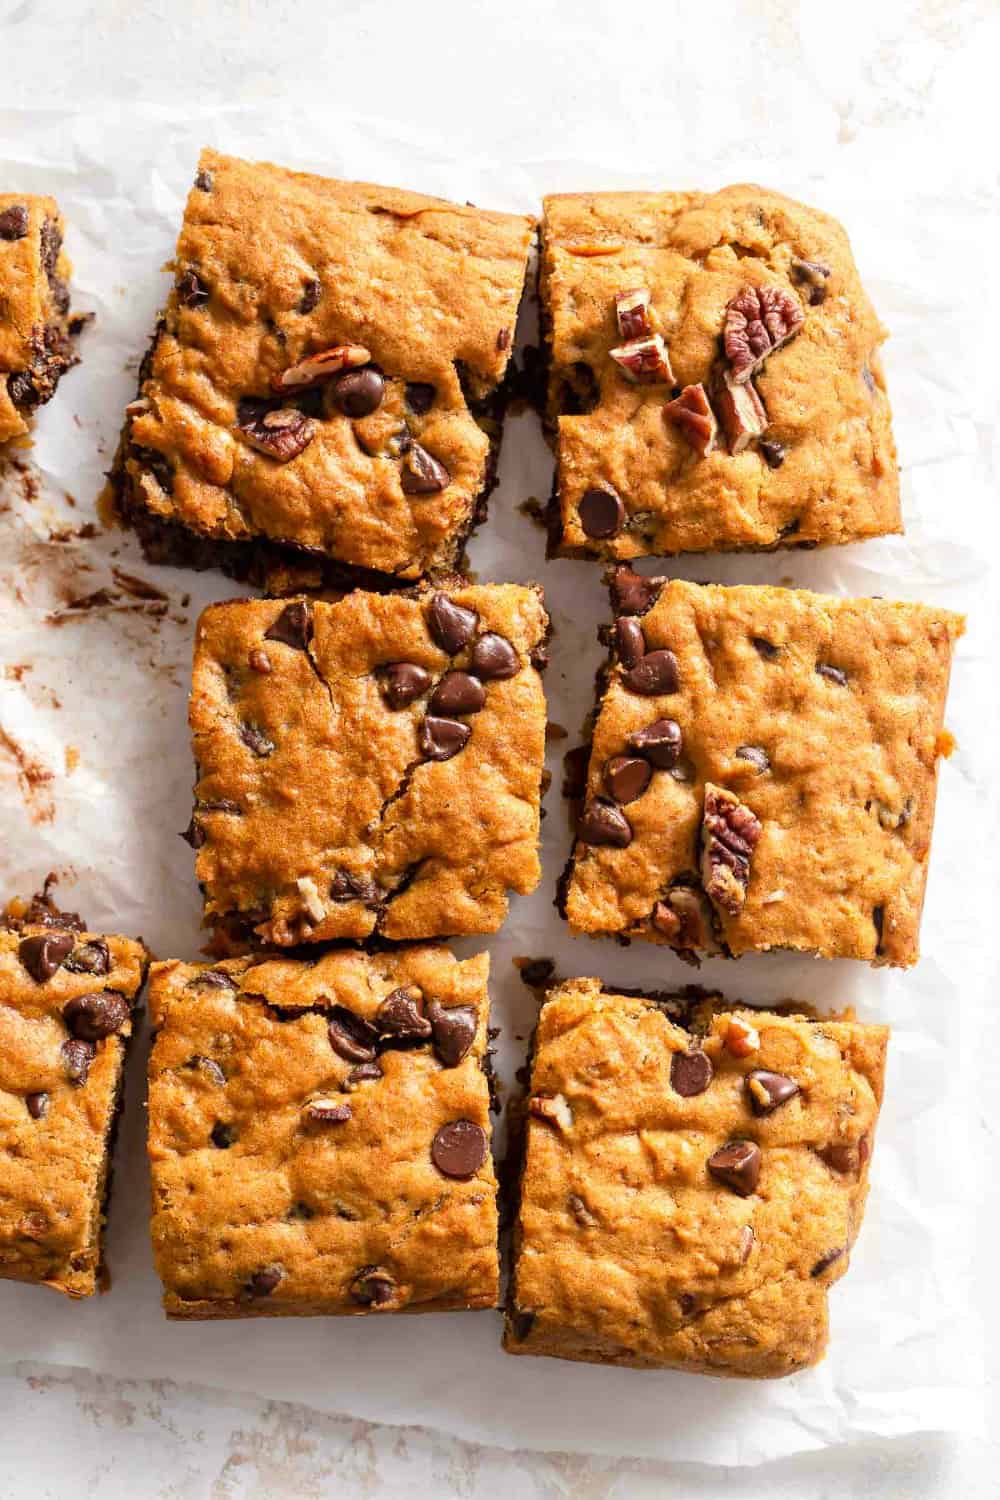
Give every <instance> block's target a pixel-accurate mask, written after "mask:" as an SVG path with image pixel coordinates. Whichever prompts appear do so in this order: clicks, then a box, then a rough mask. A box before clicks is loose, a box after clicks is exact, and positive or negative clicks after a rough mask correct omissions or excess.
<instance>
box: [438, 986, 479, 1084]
mask: <svg viewBox="0 0 1000 1500" xmlns="http://www.w3.org/2000/svg"><path fill="white" fill-rule="evenodd" d="M427 1015H428V1017H429V1018H430V1023H431V1031H432V1033H433V1037H434V1051H435V1052H436V1053H437V1055H438V1057H439V1058H440V1060H441V1061H442V1062H443V1063H444V1065H445V1067H446V1068H455V1067H457V1066H458V1064H459V1063H460V1062H461V1061H462V1058H463V1057H464V1056H465V1054H466V1053H467V1052H468V1050H469V1048H470V1047H471V1046H472V1043H473V1042H474V1041H475V1039H476V1026H477V1025H478V1022H479V1016H478V1013H477V1011H476V1007H475V1006H474V1005H442V1004H441V1003H440V1001H438V1000H432V1001H431V1002H430V1004H429V1005H428V1007H427Z"/></svg>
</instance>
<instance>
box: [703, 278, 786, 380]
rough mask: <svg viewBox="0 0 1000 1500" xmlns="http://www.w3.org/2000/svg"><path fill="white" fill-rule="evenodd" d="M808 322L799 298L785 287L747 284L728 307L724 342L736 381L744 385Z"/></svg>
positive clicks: (723, 336) (723, 332) (724, 326)
mask: <svg viewBox="0 0 1000 1500" xmlns="http://www.w3.org/2000/svg"><path fill="white" fill-rule="evenodd" d="M804 322H805V313H804V312H803V311H802V306H801V303H800V302H799V299H798V298H797V297H796V296H794V295H793V293H792V292H789V291H786V290H785V288H784V287H783V286H745V287H744V288H743V289H742V291H739V292H737V294H736V296H735V297H734V298H733V299H732V301H731V302H730V303H729V305H728V307H727V308H726V318H725V323H724V324H723V330H722V342H723V347H724V348H725V351H726V358H727V359H728V361H729V366H730V370H731V373H732V377H733V380H734V381H735V382H736V384H737V385H742V384H743V382H744V381H746V380H749V379H750V376H751V375H752V374H753V373H754V371H755V370H759V369H760V367H761V365H762V364H763V363H764V361H765V359H767V357H768V355H769V354H773V353H774V352H775V350H776V349H780V348H781V346H782V344H787V343H788V340H789V339H790V338H794V336H795V335H796V334H797V333H798V331H799V329H800V328H801V327H802V324H803V323H804Z"/></svg>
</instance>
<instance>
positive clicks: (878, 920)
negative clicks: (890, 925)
mask: <svg viewBox="0 0 1000 1500" xmlns="http://www.w3.org/2000/svg"><path fill="white" fill-rule="evenodd" d="M872 925H873V927H874V928H875V938H876V942H875V956H876V957H879V956H880V955H881V953H882V937H883V934H884V932H885V907H884V906H873V907H872Z"/></svg>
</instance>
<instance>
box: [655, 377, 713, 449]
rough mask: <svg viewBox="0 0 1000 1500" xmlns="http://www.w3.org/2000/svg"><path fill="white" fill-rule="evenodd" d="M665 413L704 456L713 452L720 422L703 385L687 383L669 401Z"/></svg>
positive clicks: (692, 445)
mask: <svg viewBox="0 0 1000 1500" xmlns="http://www.w3.org/2000/svg"><path fill="white" fill-rule="evenodd" d="M663 415H664V417H665V418H666V420H667V421H668V422H672V423H673V424H674V426H675V427H679V428H680V430H681V432H682V433H683V434H684V436H685V437H686V438H687V440H688V442H689V443H690V444H691V447H692V448H693V449H694V451H695V452H696V453H698V454H700V455H701V457H702V458H704V457H705V456H706V454H709V453H711V451H712V449H713V448H714V447H715V438H716V434H717V432H718V430H719V424H718V422H717V421H716V420H715V412H714V411H713V410H712V408H711V406H710V404H709V400H708V393H707V392H706V390H705V387H704V386H703V385H701V384H700V383H699V384H698V385H686V386H685V387H684V389H683V390H682V391H681V393H680V395H679V396H678V397H677V398H676V399H675V400H674V401H668V402H667V404H666V406H665V407H664V408H663Z"/></svg>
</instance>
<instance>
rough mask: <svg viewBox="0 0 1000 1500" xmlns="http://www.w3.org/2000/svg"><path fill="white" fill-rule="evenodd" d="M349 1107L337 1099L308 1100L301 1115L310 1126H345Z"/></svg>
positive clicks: (348, 1115) (348, 1117)
mask: <svg viewBox="0 0 1000 1500" xmlns="http://www.w3.org/2000/svg"><path fill="white" fill-rule="evenodd" d="M351 1112H352V1111H351V1106H350V1105H349V1104H345V1103H343V1102H342V1101H341V1100H339V1099H310V1100H309V1102H308V1103H307V1104H306V1105H305V1106H304V1108H303V1110H302V1113H303V1115H304V1116H305V1118H306V1119H307V1120H308V1121H309V1123H310V1124H312V1125H346V1123H347V1121H348V1120H349V1119H350V1118H351Z"/></svg>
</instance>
